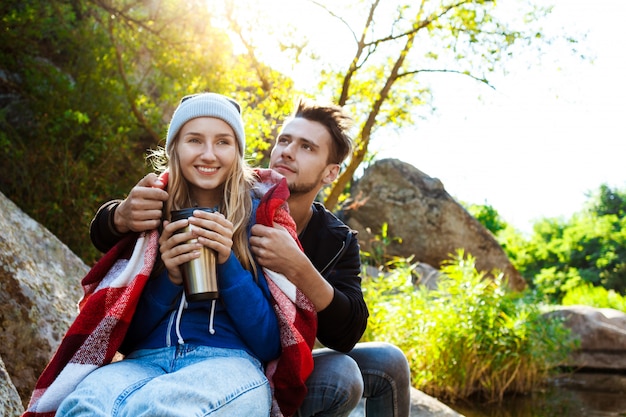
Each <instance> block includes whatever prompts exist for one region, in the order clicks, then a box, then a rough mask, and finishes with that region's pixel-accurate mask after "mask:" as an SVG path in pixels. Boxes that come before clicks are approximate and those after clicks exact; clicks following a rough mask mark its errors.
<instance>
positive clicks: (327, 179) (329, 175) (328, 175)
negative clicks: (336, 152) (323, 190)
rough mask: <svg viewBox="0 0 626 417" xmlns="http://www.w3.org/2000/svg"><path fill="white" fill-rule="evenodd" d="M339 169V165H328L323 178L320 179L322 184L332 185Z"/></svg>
mask: <svg viewBox="0 0 626 417" xmlns="http://www.w3.org/2000/svg"><path fill="white" fill-rule="evenodd" d="M340 170H341V167H340V166H339V164H328V166H327V167H326V169H325V171H324V176H323V177H322V182H323V183H324V184H325V185H328V184H332V183H333V182H334V181H335V180H336V179H337V177H338V176H339V171H340Z"/></svg>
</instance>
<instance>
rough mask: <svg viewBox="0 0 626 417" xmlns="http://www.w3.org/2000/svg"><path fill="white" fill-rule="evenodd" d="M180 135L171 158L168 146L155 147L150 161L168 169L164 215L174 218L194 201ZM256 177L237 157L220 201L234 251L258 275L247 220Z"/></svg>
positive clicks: (149, 155) (175, 139) (250, 212)
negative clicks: (179, 146)
mask: <svg viewBox="0 0 626 417" xmlns="http://www.w3.org/2000/svg"><path fill="white" fill-rule="evenodd" d="M177 141H178V135H176V137H175V138H174V141H173V142H174V143H173V146H171V148H170V155H169V157H168V155H167V152H166V150H165V148H158V149H157V150H152V151H150V152H149V154H148V157H147V158H148V160H149V161H150V163H151V164H152V166H153V167H154V169H155V171H157V172H159V173H162V172H164V171H165V170H168V171H169V174H168V181H167V191H168V193H169V198H168V200H167V202H166V203H165V205H164V207H163V218H164V219H167V220H169V219H171V212H172V210H179V209H183V208H188V207H193V204H194V202H193V201H192V198H191V193H190V192H189V184H188V183H187V180H185V178H184V177H183V175H182V170H181V167H180V160H179V157H178V153H177V150H176V142H177ZM256 183H257V177H256V175H255V174H254V171H253V170H252V168H251V167H250V166H249V165H248V164H247V163H246V162H245V160H244V159H243V158H235V163H234V164H233V166H232V167H231V170H230V172H229V173H228V176H227V179H226V182H225V183H224V184H223V195H222V201H221V203H220V212H221V213H222V214H223V215H224V216H225V217H226V219H228V220H229V221H230V222H231V223H232V224H233V228H234V232H233V251H234V252H235V256H236V257H237V259H239V262H241V265H242V266H243V267H244V268H245V269H247V270H248V271H251V272H252V273H253V274H254V276H255V277H256V276H257V268H256V264H255V262H254V260H253V258H252V252H251V251H250V247H249V245H248V222H249V220H250V217H251V215H252V196H251V191H252V190H253V189H254V188H255V186H256Z"/></svg>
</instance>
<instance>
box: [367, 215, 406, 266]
mask: <svg viewBox="0 0 626 417" xmlns="http://www.w3.org/2000/svg"><path fill="white" fill-rule="evenodd" d="M388 231H389V225H388V224H387V222H385V223H383V225H382V227H381V230H380V234H377V235H375V236H374V237H373V238H372V239H371V240H370V242H369V245H370V247H371V252H367V251H364V250H361V259H362V261H363V263H365V264H368V265H372V266H386V265H388V264H390V263H391V264H393V263H394V262H395V261H396V260H397V259H396V258H395V257H393V256H390V255H389V254H388V253H387V248H388V247H389V245H390V244H391V243H392V242H393V241H396V242H398V243H402V238H399V237H395V238H392V237H389V233H388Z"/></svg>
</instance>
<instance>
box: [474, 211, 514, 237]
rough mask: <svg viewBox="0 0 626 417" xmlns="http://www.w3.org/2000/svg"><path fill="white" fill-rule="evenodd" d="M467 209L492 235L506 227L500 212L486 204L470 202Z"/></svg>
mask: <svg viewBox="0 0 626 417" xmlns="http://www.w3.org/2000/svg"><path fill="white" fill-rule="evenodd" d="M467 211H469V213H470V214H471V215H472V216H473V217H474V218H475V219H476V220H478V221H479V222H480V224H482V225H483V226H485V228H486V229H487V230H489V231H490V232H491V233H493V234H494V235H495V234H497V233H498V232H500V231H501V230H504V229H506V227H507V224H506V222H505V221H504V220H502V218H501V217H500V213H498V211H497V210H496V209H495V208H493V207H492V206H490V205H488V204H470V205H469V206H468V207H467Z"/></svg>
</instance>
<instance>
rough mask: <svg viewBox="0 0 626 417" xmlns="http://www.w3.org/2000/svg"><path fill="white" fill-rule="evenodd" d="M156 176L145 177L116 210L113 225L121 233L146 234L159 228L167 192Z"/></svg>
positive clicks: (151, 174) (152, 174)
mask: <svg viewBox="0 0 626 417" xmlns="http://www.w3.org/2000/svg"><path fill="white" fill-rule="evenodd" d="M162 187H163V183H162V182H161V181H160V180H159V178H158V177H157V175H156V174H154V173H150V174H148V175H146V176H145V177H143V178H142V179H141V181H139V182H138V183H137V185H135V186H134V187H133V189H132V190H130V193H129V194H128V197H126V199H125V200H123V201H122V202H121V203H120V205H119V206H118V207H117V209H116V210H115V215H114V217H113V224H114V225H115V229H116V230H117V231H118V232H119V233H128V232H130V231H133V232H144V231H146V230H152V229H156V228H157V227H159V225H160V224H161V215H162V210H163V202H164V201H167V198H168V194H167V191H165V190H163V189H162Z"/></svg>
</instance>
